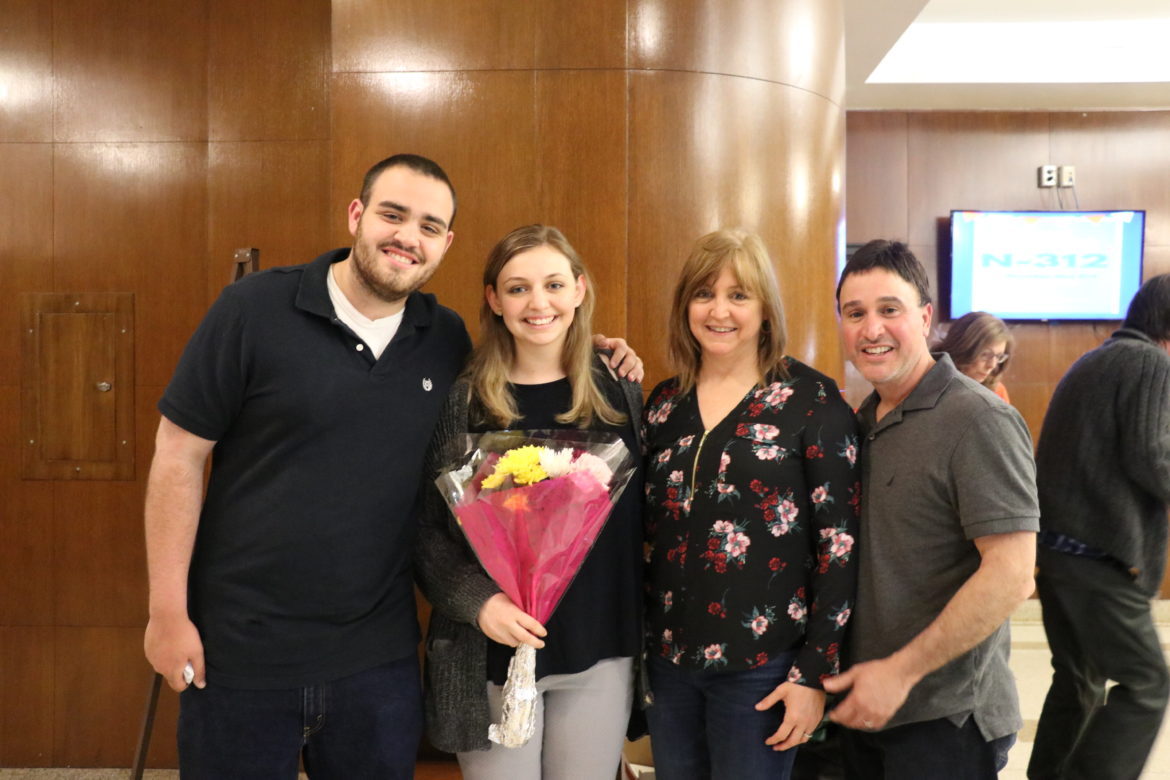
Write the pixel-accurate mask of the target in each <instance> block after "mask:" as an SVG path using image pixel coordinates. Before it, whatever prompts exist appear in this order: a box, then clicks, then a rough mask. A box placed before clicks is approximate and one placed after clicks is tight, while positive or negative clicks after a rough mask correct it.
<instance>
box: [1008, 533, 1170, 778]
mask: <svg viewBox="0 0 1170 780" xmlns="http://www.w3.org/2000/svg"><path fill="white" fill-rule="evenodd" d="M1036 562H1037V565H1038V566H1039V574H1038V576H1037V580H1036V584H1037V589H1038V590H1039V593H1040V603H1041V606H1042V608H1043V615H1044V630H1045V632H1046V633H1047V634H1048V644H1049V647H1050V648H1051V650H1052V668H1053V675H1052V687H1051V688H1050V689H1049V691H1048V696H1047V698H1046V699H1045V701H1044V710H1043V712H1042V714H1041V716H1040V723H1039V726H1038V727H1037V731H1036V740H1035V743H1034V745H1033V748H1032V758H1031V760H1030V761H1029V763H1028V777H1029V778H1030V780H1046V779H1047V778H1061V779H1062V780H1063V779H1066V778H1067V780H1079V779H1080V778H1086V779H1087V778H1094V779H1095V780H1111V779H1112V778H1117V779H1118V780H1121V779H1122V778H1124V779H1125V780H1136V778H1137V777H1138V776H1139V775H1141V771H1142V767H1143V766H1144V765H1145V762H1146V759H1147V758H1148V756H1149V753H1150V750H1151V749H1152V748H1153V745H1154V740H1155V739H1156V738H1157V736H1158V728H1159V726H1161V723H1162V716H1163V714H1164V713H1165V710H1166V702H1167V697H1168V696H1170V673H1168V672H1167V669H1166V662H1165V660H1164V658H1163V656H1162V648H1161V644H1160V642H1159V641H1158V634H1157V631H1156V630H1155V628H1154V621H1153V615H1152V614H1151V610H1150V600H1149V597H1148V596H1146V595H1145V594H1143V593H1142V592H1141V591H1140V590H1139V589H1138V588H1137V586H1136V585H1135V584H1134V582H1133V580H1132V579H1131V578H1130V576H1129V574H1128V573H1127V572H1126V571H1125V570H1124V569H1123V568H1122V567H1121V566H1120V565H1119V564H1117V563H1115V562H1110V561H1108V560H1094V559H1092V558H1087V557H1083V556H1076V555H1070V554H1068V553H1062V552H1056V551H1054V550H1050V549H1048V548H1046V547H1045V546H1043V545H1040V547H1039V550H1038V551H1037V556H1036ZM1107 681H1113V682H1114V685H1113V686H1112V687H1111V688H1109V690H1108V695H1106V682H1107Z"/></svg>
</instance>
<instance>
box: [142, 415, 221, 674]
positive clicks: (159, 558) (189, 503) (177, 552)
mask: <svg viewBox="0 0 1170 780" xmlns="http://www.w3.org/2000/svg"><path fill="white" fill-rule="evenodd" d="M214 446H215V442H213V441H209V440H207V439H203V438H201V437H199V436H196V435H195V434H193V433H190V432H188V431H186V430H184V429H182V428H180V427H179V426H178V425H175V424H174V423H173V422H171V421H170V420H168V419H167V418H166V417H163V418H162V419H161V421H160V422H159V426H158V434H157V435H156V437H155V450H154V460H153V461H152V462H151V465H150V476H149V477H148V479H147V483H146V513H145V514H146V565H147V572H148V577H149V582H150V620H149V622H148V623H147V625H146V637H145V639H144V642H143V645H144V649H145V651H146V659H147V660H148V661H149V662H150V665H151V666H153V667H154V670H155V671H156V672H158V673H159V674H161V675H162V676H163V677H165V678H166V680H167V684H168V685H170V686H171V688H173V689H175V690H176V691H181V690H183V689H184V688H186V687H187V682H185V681H184V679H183V669H184V667H185V666H186V665H187V664H188V663H189V664H191V666H192V668H193V669H194V670H195V678H194V684H195V686H196V687H199V688H202V687H203V686H204V685H205V684H206V676H205V669H204V663H203V642H202V641H201V640H200V637H199V631H198V629H196V628H195V624H194V623H192V622H191V619H190V617H189V616H188V614H187V574H188V571H189V569H190V566H191V553H192V550H193V549H194V547H195V531H196V529H197V528H198V527H199V510H200V507H201V506H202V504H203V469H204V467H205V466H206V464H207V459H208V458H209V457H210V455H211V450H212V448H213V447H214Z"/></svg>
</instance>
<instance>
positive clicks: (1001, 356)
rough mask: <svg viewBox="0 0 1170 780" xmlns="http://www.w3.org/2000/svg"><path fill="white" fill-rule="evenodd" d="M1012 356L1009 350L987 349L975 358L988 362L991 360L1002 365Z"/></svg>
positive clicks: (980, 361) (978, 360)
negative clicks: (993, 350)
mask: <svg viewBox="0 0 1170 780" xmlns="http://www.w3.org/2000/svg"><path fill="white" fill-rule="evenodd" d="M1009 357H1011V354H1010V353H1008V352H992V351H991V350H990V349H985V350H983V351H982V352H980V353H979V354H978V355H976V356H975V360H976V361H977V362H979V363H986V362H988V361H991V362H992V363H994V364H995V365H997V366H1002V365H1003V364H1004V363H1006V362H1007V359H1008V358H1009Z"/></svg>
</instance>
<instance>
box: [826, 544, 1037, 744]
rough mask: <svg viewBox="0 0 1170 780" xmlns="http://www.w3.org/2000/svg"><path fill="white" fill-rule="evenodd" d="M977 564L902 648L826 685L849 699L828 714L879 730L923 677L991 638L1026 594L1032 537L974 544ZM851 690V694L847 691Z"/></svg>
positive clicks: (1030, 586)
mask: <svg viewBox="0 0 1170 780" xmlns="http://www.w3.org/2000/svg"><path fill="white" fill-rule="evenodd" d="M974 542H975V546H976V547H977V548H978V549H979V555H980V563H979V568H978V569H976V570H975V573H974V574H972V575H971V576H970V577H969V578H968V579H967V581H966V582H965V583H963V586H962V587H961V588H959V590H958V591H956V593H955V595H954V596H953V597H952V598H951V600H950V601H949V602H947V605H946V607H944V608H943V611H942V612H940V613H939V615H938V617H936V618H935V619H934V621H933V622H932V623H931V624H930V625H929V626H927V627H926V628H925V629H923V631H922V632H921V633H920V634H918V636H916V637H914V639H912V640H910V642H909V643H907V644H906V645H905V646H904V647H902V649H900V650H898V651H896V652H894V653H892V654H890V655H888V656H886V657H885V658H879V659H876V660H874V661H866V662H864V663H860V664H857V665H856V666H854V667H852V668H851V669H849V670H848V671H846V672H845V673H844V674H842V675H840V676H839V677H835V678H829V679H827V680H826V681H825V690H827V691H829V692H831V693H837V692H841V691H845V690H849V695H848V696H846V698H845V699H844V700H843V701H842V702H841V703H840V704H838V705H837V707H836V708H834V709H833V711H832V712H831V713H830V714H829V717H830V718H831V719H832V720H835V721H837V722H838V723H841V724H842V725H844V726H848V727H849V728H855V729H880V728H882V727H883V726H884V725H885V724H886V723H887V722H888V721H889V720H890V718H892V717H893V716H894V714H895V713H896V712H897V711H898V709H899V708H900V707H901V706H902V704H903V703H904V702H905V701H906V697H907V696H909V695H910V690H911V689H912V688H913V687H914V686H915V685H916V684H918V681H919V680H921V679H922V678H923V677H925V676H926V675H928V674H930V673H931V672H933V671H934V670H936V669H938V668H939V667H941V666H943V665H944V664H946V663H947V662H948V661H951V660H952V659H954V658H957V657H958V656H960V655H962V654H963V653H965V652H967V651H968V650H970V649H971V648H973V647H975V645H977V644H979V643H980V642H982V641H983V640H984V639H986V638H987V637H988V636H990V635H991V633H992V632H993V631H995V629H996V628H998V627H999V626H1000V625H1001V624H1002V623H1003V622H1004V621H1005V620H1007V619H1008V618H1009V617H1010V616H1011V614H1012V612H1013V611H1015V609H1016V607H1018V606H1019V605H1020V603H1021V602H1023V601H1024V599H1026V598H1028V596H1030V595H1031V593H1032V590H1033V588H1034V587H1035V582H1034V581H1033V570H1034V568H1035V564H1036V534H1035V533H1034V532H1032V531H1013V532H1011V533H1004V534H992V535H989V536H981V537H978V538H976V539H975V540H974ZM850 689H851V690H850Z"/></svg>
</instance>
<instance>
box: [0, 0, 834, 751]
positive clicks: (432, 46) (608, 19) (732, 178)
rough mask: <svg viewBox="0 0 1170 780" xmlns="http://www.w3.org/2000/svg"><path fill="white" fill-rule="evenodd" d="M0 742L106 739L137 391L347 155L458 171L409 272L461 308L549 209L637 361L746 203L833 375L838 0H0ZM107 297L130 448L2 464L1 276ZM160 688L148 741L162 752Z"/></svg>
mask: <svg viewBox="0 0 1170 780" xmlns="http://www.w3.org/2000/svg"><path fill="white" fill-rule="evenodd" d="M0 18H2V19H3V22H2V23H0V181H3V182H5V183H6V185H8V186H5V187H2V188H0V766H65V765H71V766H126V765H128V764H129V762H130V760H131V758H132V752H133V748H134V745H135V741H136V731H137V728H138V725H139V718H140V716H141V712H142V708H143V704H144V699H145V695H146V693H147V684H148V681H149V679H150V677H149V669H148V667H147V665H146V663H145V661H144V659H143V657H142V627H143V625H144V623H145V617H146V612H145V610H146V579H145V565H144V564H145V561H144V553H143V543H142V532H141V522H142V521H141V506H142V500H143V487H144V481H145V477H146V472H147V466H148V464H149V462H150V457H151V454H152V450H153V431H154V429H155V427H156V425H157V421H158V414H157V411H156V410H155V403H156V401H157V399H158V397H159V395H160V394H161V393H162V391H163V388H164V387H165V385H166V382H167V381H168V379H169V376H170V374H171V371H172V370H173V367H174V365H175V362H176V361H177V359H178V356H179V353H180V351H181V349H182V347H183V345H184V344H185V342H186V340H187V338H188V337H189V335H190V333H191V331H192V330H193V329H194V327H195V325H196V324H197V323H198V321H199V319H200V318H201V316H202V314H203V312H204V311H205V310H206V308H207V306H208V305H209V304H210V302H211V301H212V300H213V299H214V297H215V296H216V295H217V294H218V292H219V291H220V289H221V288H222V286H223V285H224V283H225V282H226V280H227V274H228V272H229V269H230V268H231V260H232V254H233V251H234V250H235V249H236V248H238V247H249V246H254V247H259V248H260V250H261V265H262V266H263V267H269V266H272V265H285V264H292V263H300V262H304V261H306V260H308V259H311V257H313V256H314V255H315V254H317V253H319V252H321V251H323V250H325V249H328V248H330V247H331V246H341V245H346V244H348V243H349V242H350V237H349V235H348V233H347V232H346V230H345V220H344V209H345V206H346V205H347V204H348V202H349V200H350V199H351V198H352V197H354V196H355V195H356V193H357V189H358V186H359V182H360V178H361V175H362V173H363V172H364V170H365V169H366V168H367V167H368V166H369V165H370V164H371V163H373V162H375V161H376V160H378V159H380V158H382V157H384V156H386V155H388V154H392V153H395V152H401V151H414V152H418V153H421V154H424V155H427V156H431V157H433V158H435V159H436V160H438V161H439V162H440V163H441V164H443V165H444V167H446V168H447V170H448V172H449V173H450V174H451V176H452V178H453V180H454V182H455V186H456V188H457V190H458V191H459V195H460V212H459V216H458V219H457V221H456V224H455V231H456V234H457V239H456V241H455V244H454V247H453V249H452V251H451V253H450V255H449V256H448V259H447V261H446V267H445V268H444V269H443V270H442V271H441V272H440V273H439V275H438V276H437V277H436V278H435V282H434V284H433V291H435V292H437V293H438V294H439V295H440V297H441V299H442V300H443V301H444V302H445V303H447V304H448V305H451V306H453V307H454V308H456V309H457V310H458V311H460V312H461V313H462V314H463V315H464V317H465V318H467V319H468V320H469V325H471V327H472V329H473V331H474V330H476V325H475V318H476V312H477V310H478V306H479V296H480V294H481V290H480V289H479V277H480V268H481V263H482V262H483V258H484V257H485V256H486V253H487V250H488V249H489V248H490V246H491V245H492V244H493V243H494V242H495V241H496V240H497V239H498V238H499V237H500V236H502V235H503V234H504V233H505V232H507V231H508V230H510V229H511V228H513V227H516V226H518V225H521V224H525V223H528V222H534V221H543V222H548V223H552V224H556V225H558V226H560V227H561V228H562V229H564V230H565V232H566V233H567V235H568V236H569V238H570V239H571V240H572V241H573V242H574V244H575V245H576V246H577V247H578V248H579V249H580V250H581V252H582V254H583V256H584V257H585V259H586V262H587V263H588V264H589V266H590V268H591V270H592V272H593V273H594V274H595V276H596V278H597V282H598V286H599V292H600V295H599V298H600V306H599V309H598V312H599V313H598V315H597V322H596V329H598V330H600V331H603V332H606V333H612V334H616V335H625V336H627V337H628V338H629V339H630V340H631V342H633V343H634V344H635V346H636V347H638V349H639V350H640V352H641V353H642V354H643V356H644V357H645V358H646V360H647V364H648V367H649V377H648V381H649V382H656V381H658V380H660V379H663V378H665V377H666V376H667V375H668V373H669V367H668V366H667V365H666V357H665V349H664V340H663V339H662V337H661V336H662V333H661V331H662V327H663V324H664V323H665V322H666V301H667V297H666V296H667V294H668V289H669V287H670V285H671V284H672V283H673V278H674V275H675V273H676V272H677V269H678V268H679V267H680V266H681V264H682V261H683V259H684V258H685V255H686V252H687V250H688V248H689V247H690V245H691V243H692V242H693V240H694V239H695V238H696V237H698V236H699V235H701V234H702V233H705V232H707V231H709V230H712V229H714V228H716V227H719V226H725V225H743V226H746V227H749V228H753V229H755V230H758V231H759V232H760V233H761V234H762V235H763V236H764V238H765V240H766V241H767V243H768V245H769V247H770V248H771V250H772V252H773V253H774V255H775V258H776V262H777V267H778V269H779V271H780V277H781V282H782V285H783V287H784V292H785V300H786V302H787V305H788V316H789V326H790V332H791V334H792V344H791V350H790V351H791V352H792V353H793V354H794V355H796V356H798V357H800V358H802V359H804V360H806V361H808V362H811V363H813V364H815V365H817V366H818V367H820V368H822V369H823V370H825V371H826V372H828V373H830V374H833V375H836V376H840V375H841V357H840V349H839V347H838V344H837V338H836V335H835V334H836V331H835V324H834V315H833V308H832V295H831V292H832V288H833V283H834V278H833V276H834V265H835V259H836V257H837V255H838V253H839V250H840V247H839V245H838V244H839V241H838V235H839V230H838V229H839V226H840V223H841V211H842V207H841V198H840V182H841V180H842V177H843V176H844V172H843V168H842V156H843V150H844V139H845V127H844V111H843V108H842V104H841V97H842V94H843V42H842V19H841V8H840V4H839V3H822V2H819V1H818V0H787V1H786V2H784V3H769V4H761V3H758V2H754V1H753V0H679V2H675V3H669V4H663V3H658V2H650V0H596V1H595V2H592V3H588V4H581V3H570V2H567V1H566V0H538V1H537V2H527V3H521V2H517V1H516V0H483V1H482V2H477V3H455V4H450V3H448V4H434V3H429V2H423V0H395V1H394V2H391V0H349V1H348V2H344V3H330V2H328V0H250V1H249V2H247V3H239V2H235V1H234V0H186V1H185V2H179V0H159V2H156V3H152V4H148V5H143V4H141V3H132V2H130V0H0ZM35 292H41V293H52V292H58V293H65V292H129V293H133V294H134V296H135V312H136V314H135V330H136V345H137V348H136V354H135V376H136V382H135V398H136V409H135V424H136V429H137V439H136V441H135V442H134V448H135V461H136V464H137V465H136V471H135V474H134V478H133V479H129V480H121V481H91V482H61V481H52V480H22V479H21V478H20V453H21V449H20V446H19V445H20V364H21V347H20V337H19V312H20V306H19V305H18V303H19V300H20V296H21V294H22V293H35ZM175 712H176V697H175V696H174V695H173V694H170V693H169V692H164V694H163V699H162V705H161V711H160V715H159V720H158V722H157V723H156V728H155V739H154V742H153V747H152V751H151V755H150V759H149V763H150V764H151V765H153V766H169V765H173V764H174V761H175V754H174V738H173V734H174V726H175Z"/></svg>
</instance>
